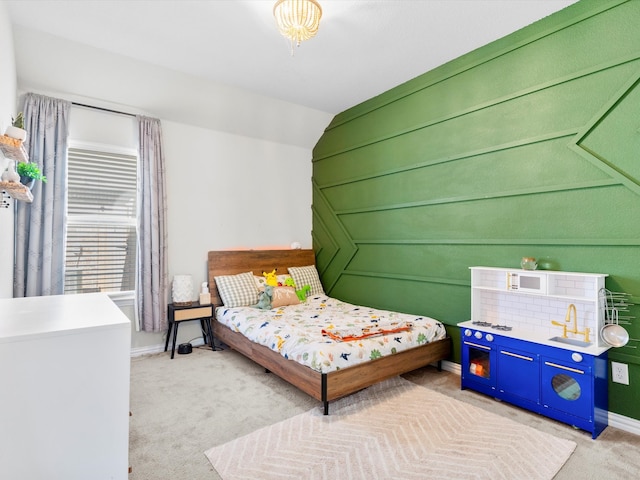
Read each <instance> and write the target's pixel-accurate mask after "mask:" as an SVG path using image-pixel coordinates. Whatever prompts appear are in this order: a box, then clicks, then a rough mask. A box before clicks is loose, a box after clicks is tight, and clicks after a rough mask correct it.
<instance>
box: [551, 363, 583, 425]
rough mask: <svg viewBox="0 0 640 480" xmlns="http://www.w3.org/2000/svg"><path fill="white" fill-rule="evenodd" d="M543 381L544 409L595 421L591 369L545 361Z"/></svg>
mask: <svg viewBox="0 0 640 480" xmlns="http://www.w3.org/2000/svg"><path fill="white" fill-rule="evenodd" d="M541 377H542V378H541V380H542V403H543V405H544V407H545V408H553V409H555V410H558V411H560V412H563V413H566V414H569V415H572V416H575V417H580V418H583V419H587V420H592V417H593V393H592V392H593V389H592V377H591V367H590V366H589V365H579V364H573V363H572V362H563V361H560V360H555V359H551V358H544V359H543V361H542V375H541Z"/></svg>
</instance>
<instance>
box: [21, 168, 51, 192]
mask: <svg viewBox="0 0 640 480" xmlns="http://www.w3.org/2000/svg"><path fill="white" fill-rule="evenodd" d="M17 171H18V175H20V182H21V183H22V184H24V185H26V186H27V187H28V188H29V190H31V189H32V188H33V183H34V182H35V181H36V180H42V181H43V182H45V183H46V182H47V177H45V176H44V175H43V174H42V172H41V171H40V169H39V168H38V165H36V164H35V163H32V162H18V168H17Z"/></svg>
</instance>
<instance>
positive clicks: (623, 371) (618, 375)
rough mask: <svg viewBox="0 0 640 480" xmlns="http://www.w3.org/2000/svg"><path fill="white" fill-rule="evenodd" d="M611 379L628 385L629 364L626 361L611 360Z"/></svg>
mask: <svg viewBox="0 0 640 480" xmlns="http://www.w3.org/2000/svg"><path fill="white" fill-rule="evenodd" d="M611 381H612V382H615V383H622V384H623V385H629V365H627V364H626V363H618V362H611Z"/></svg>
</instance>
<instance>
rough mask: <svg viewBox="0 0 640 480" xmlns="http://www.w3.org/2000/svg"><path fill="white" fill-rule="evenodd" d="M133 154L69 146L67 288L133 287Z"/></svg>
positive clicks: (117, 289)
mask: <svg viewBox="0 0 640 480" xmlns="http://www.w3.org/2000/svg"><path fill="white" fill-rule="evenodd" d="M136 176H137V157H136V155H134V154H127V153H116V152H107V151H98V150H91V149H83V148H69V165H68V205H67V245H66V256H65V287H64V290H65V293H87V292H124V291H130V290H134V288H135V272H136Z"/></svg>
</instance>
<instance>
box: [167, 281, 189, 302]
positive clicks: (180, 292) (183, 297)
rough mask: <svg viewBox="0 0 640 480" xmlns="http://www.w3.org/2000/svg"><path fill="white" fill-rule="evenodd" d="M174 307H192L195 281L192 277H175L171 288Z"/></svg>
mask: <svg viewBox="0 0 640 480" xmlns="http://www.w3.org/2000/svg"><path fill="white" fill-rule="evenodd" d="M171 299H172V300H173V304H174V305H191V303H192V302H193V279H192V278H191V275H175V276H174V277H173V284H172V287H171Z"/></svg>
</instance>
